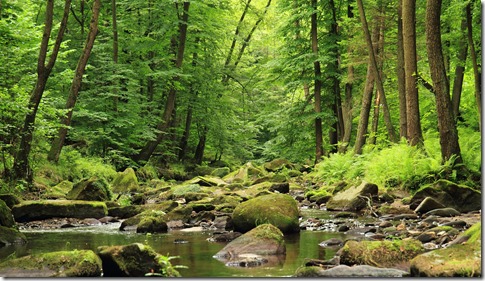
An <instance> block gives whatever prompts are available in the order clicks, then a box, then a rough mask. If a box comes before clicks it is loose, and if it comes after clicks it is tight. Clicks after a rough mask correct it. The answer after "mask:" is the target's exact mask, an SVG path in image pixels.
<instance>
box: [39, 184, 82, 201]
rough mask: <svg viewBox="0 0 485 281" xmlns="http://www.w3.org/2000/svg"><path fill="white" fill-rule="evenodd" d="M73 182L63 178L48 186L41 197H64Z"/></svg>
mask: <svg viewBox="0 0 485 281" xmlns="http://www.w3.org/2000/svg"><path fill="white" fill-rule="evenodd" d="M73 186H74V185H73V183H72V182H70V181H68V180H64V181H61V182H60V183H58V184H56V185H55V186H52V187H48V188H47V189H46V191H45V192H44V194H42V198H43V199H66V195H67V193H69V191H71V190H72V188H73Z"/></svg>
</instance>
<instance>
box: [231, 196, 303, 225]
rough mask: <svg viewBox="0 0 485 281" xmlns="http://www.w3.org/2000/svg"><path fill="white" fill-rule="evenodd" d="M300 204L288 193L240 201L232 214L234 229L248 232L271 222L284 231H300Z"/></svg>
mask: <svg viewBox="0 0 485 281" xmlns="http://www.w3.org/2000/svg"><path fill="white" fill-rule="evenodd" d="M298 216H299V212H298V204H297V202H296V201H295V199H293V197H291V196H290V195H287V194H268V195H263V196H259V197H256V198H253V199H250V200H248V201H245V202H242V203H240V204H239V205H238V206H236V208H235V209H234V212H233V214H232V219H233V224H234V229H235V230H236V231H239V232H246V231H249V230H250V229H253V228H254V227H256V226H257V225H259V224H264V223H270V224H272V225H274V226H276V227H277V228H279V229H280V230H281V231H282V232H283V233H294V232H299V231H300V227H299V223H298Z"/></svg>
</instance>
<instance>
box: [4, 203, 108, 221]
mask: <svg viewBox="0 0 485 281" xmlns="http://www.w3.org/2000/svg"><path fill="white" fill-rule="evenodd" d="M12 214H13V216H14V218H15V221H17V222H27V221H34V220H44V219H49V218H79V219H85V218H96V219H98V218H102V217H104V216H106V215H107V214H108V209H107V207H106V204H105V203H104V202H98V201H82V200H37V201H23V202H22V203H20V204H18V205H15V206H13V208H12Z"/></svg>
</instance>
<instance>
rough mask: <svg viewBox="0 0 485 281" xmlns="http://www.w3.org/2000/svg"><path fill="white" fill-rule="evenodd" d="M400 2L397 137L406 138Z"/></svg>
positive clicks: (398, 16) (398, 21) (400, 4)
mask: <svg viewBox="0 0 485 281" xmlns="http://www.w3.org/2000/svg"><path fill="white" fill-rule="evenodd" d="M402 1H403V0H399V3H398V7H397V67H396V73H397V90H398V93H399V136H400V137H401V138H406V139H407V138H408V125H407V124H408V123H407V109H406V104H407V102H406V72H405V70H404V46H403V33H402V29H403V27H402Z"/></svg>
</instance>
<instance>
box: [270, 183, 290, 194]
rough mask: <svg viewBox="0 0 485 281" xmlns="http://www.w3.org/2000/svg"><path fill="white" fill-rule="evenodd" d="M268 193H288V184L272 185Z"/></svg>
mask: <svg viewBox="0 0 485 281" xmlns="http://www.w3.org/2000/svg"><path fill="white" fill-rule="evenodd" d="M269 191H272V192H275V191H277V192H279V193H288V192H290V184H289V183H287V182H282V183H274V184H273V185H271V186H270V188H269Z"/></svg>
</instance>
